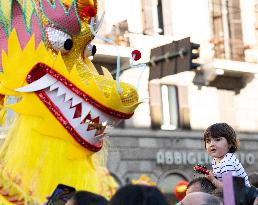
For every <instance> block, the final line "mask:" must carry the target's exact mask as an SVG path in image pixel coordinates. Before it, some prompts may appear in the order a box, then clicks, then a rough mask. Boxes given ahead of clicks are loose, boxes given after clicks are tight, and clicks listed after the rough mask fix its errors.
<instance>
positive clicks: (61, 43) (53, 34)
mask: <svg viewBox="0 0 258 205" xmlns="http://www.w3.org/2000/svg"><path fill="white" fill-rule="evenodd" d="M46 36H47V39H48V43H49V46H50V47H51V48H52V49H54V50H55V51H57V52H59V51H60V52H61V53H62V54H64V53H68V52H69V51H70V50H71V49H72V47H73V40H72V37H71V36H70V35H68V34H67V33H65V32H63V31H61V30H58V29H55V28H53V27H51V26H48V27H46Z"/></svg>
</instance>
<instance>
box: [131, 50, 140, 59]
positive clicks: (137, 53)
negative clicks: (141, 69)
mask: <svg viewBox="0 0 258 205" xmlns="http://www.w3.org/2000/svg"><path fill="white" fill-rule="evenodd" d="M132 57H133V58H134V59H133V60H135V61H138V60H139V59H140V58H141V57H142V54H141V52H140V51H138V50H133V51H132Z"/></svg>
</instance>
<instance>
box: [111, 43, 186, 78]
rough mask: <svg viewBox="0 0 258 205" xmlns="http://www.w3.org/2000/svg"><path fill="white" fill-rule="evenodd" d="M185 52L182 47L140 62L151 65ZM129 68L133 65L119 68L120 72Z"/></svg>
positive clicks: (183, 54) (181, 55)
mask: <svg viewBox="0 0 258 205" xmlns="http://www.w3.org/2000/svg"><path fill="white" fill-rule="evenodd" d="M187 52H188V51H187V50H186V49H184V48H182V49H180V50H179V51H177V52H167V53H166V54H164V55H161V56H158V57H153V58H151V59H150V61H148V62H145V63H142V64H146V65H151V64H152V65H153V64H156V63H160V62H163V61H165V60H169V59H173V58H176V57H178V56H180V57H181V58H183V57H184V56H185V55H186V54H187ZM130 68H133V67H131V66H129V67H125V68H121V70H120V72H122V71H125V70H128V69H130ZM115 73H116V71H112V72H111V74H112V75H114V74H115Z"/></svg>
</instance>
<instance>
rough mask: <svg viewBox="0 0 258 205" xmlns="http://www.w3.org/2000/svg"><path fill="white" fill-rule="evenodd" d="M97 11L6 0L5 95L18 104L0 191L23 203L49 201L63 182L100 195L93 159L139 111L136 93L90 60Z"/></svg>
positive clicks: (57, 1)
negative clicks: (110, 132)
mask: <svg viewBox="0 0 258 205" xmlns="http://www.w3.org/2000/svg"><path fill="white" fill-rule="evenodd" d="M96 9H97V1H96V0H78V1H77V0H62V1H61V0H52V1H50V0H0V50H2V54H1V58H0V69H1V70H2V72H1V74H0V94H2V95H5V96H6V97H8V96H15V97H16V102H17V103H14V104H5V107H8V108H11V109H13V110H14V111H15V112H16V113H17V114H18V117H17V119H16V120H15V123H13V126H12V128H11V130H10V131H9V133H8V136H7V139H6V141H5V144H4V145H3V146H2V149H1V150H0V168H1V170H0V190H1V189H2V191H3V190H4V191H6V192H8V193H9V196H14V195H17V196H19V199H16V200H26V199H28V197H30V196H31V197H35V198H37V199H39V200H40V201H43V200H44V197H45V196H47V195H49V194H50V193H51V191H52V190H53V189H54V188H55V186H56V185H57V184H58V183H63V184H67V185H70V186H74V187H76V188H77V189H87V190H91V191H95V192H97V191H98V188H97V187H96V186H97V185H94V184H98V183H97V181H98V179H97V176H96V174H95V173H94V170H95V167H94V163H93V161H92V157H91V154H92V153H94V152H97V151H99V150H100V149H101V148H102V146H103V138H104V136H105V128H106V127H107V126H109V125H112V124H114V123H117V122H118V121H120V120H121V119H128V118H130V117H131V116H132V115H133V112H134V110H135V108H136V107H137V105H138V95H137V92H136V90H135V89H134V88H133V87H132V86H130V85H129V84H126V83H120V87H121V92H120V93H119V92H118V91H117V88H116V81H115V80H113V78H112V76H111V74H110V73H109V72H108V70H107V69H105V68H103V73H104V74H103V75H99V73H98V72H97V71H96V69H95V67H94V65H93V64H92V63H91V61H90V60H89V59H88V58H87V57H88V53H89V51H90V52H92V53H94V52H95V51H94V47H90V46H89V43H90V42H91V40H92V39H93V37H94V36H93V35H92V33H91V31H90V25H89V23H90V18H91V17H93V16H95V15H96ZM95 27H98V22H96V23H95ZM92 48H93V49H92ZM72 173H74V175H72ZM6 198H7V200H8V197H6ZM10 201H11V200H9V202H10ZM0 202H1V197H0Z"/></svg>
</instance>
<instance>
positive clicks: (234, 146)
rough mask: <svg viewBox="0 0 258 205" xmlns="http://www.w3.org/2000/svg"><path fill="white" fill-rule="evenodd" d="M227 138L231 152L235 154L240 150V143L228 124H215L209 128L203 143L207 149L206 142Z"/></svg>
mask: <svg viewBox="0 0 258 205" xmlns="http://www.w3.org/2000/svg"><path fill="white" fill-rule="evenodd" d="M219 137H225V138H226V140H227V142H228V144H229V145H231V148H230V149H229V152H231V153H234V152H235V151H237V150H238V149H239V141H238V139H237V136H236V132H235V130H234V129H233V128H232V127H231V126H230V125H228V124H227V123H215V124H213V125H211V126H209V127H208V128H207V129H206V130H205V131H204V134H203V141H204V144H205V148H206V141H207V140H208V139H210V138H219Z"/></svg>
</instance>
